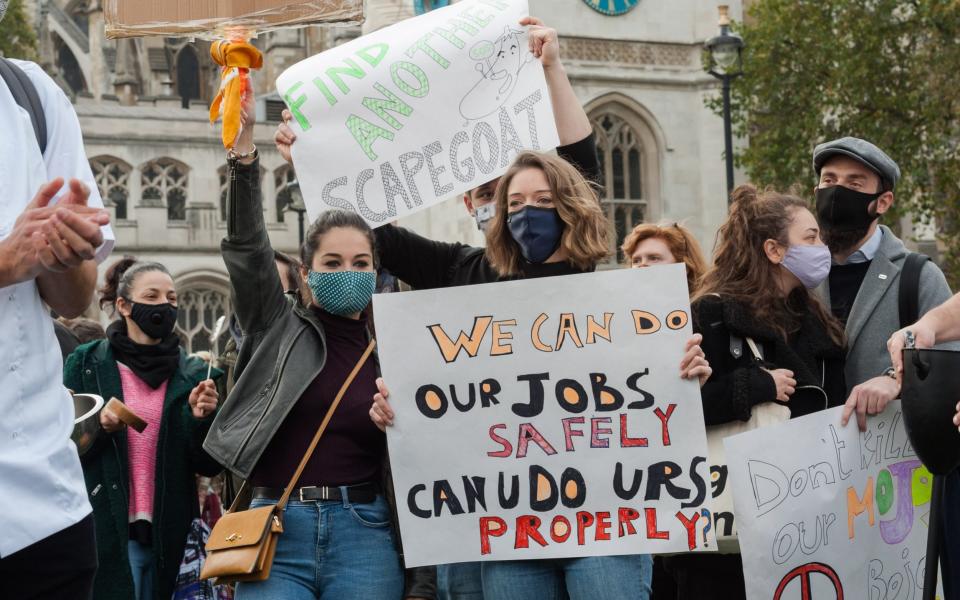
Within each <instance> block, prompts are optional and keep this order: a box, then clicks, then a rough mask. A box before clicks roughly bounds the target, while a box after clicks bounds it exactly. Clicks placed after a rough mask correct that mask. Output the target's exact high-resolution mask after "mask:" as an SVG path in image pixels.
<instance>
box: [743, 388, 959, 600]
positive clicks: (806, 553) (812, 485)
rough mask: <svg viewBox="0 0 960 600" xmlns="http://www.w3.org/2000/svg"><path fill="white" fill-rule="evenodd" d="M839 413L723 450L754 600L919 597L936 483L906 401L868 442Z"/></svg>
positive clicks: (765, 430)
mask: <svg viewBox="0 0 960 600" xmlns="http://www.w3.org/2000/svg"><path fill="white" fill-rule="evenodd" d="M842 410H843V408H842V407H837V408H833V409H831V410H825V411H822V412H819V413H816V414H812V415H808V416H806V417H802V418H800V419H795V420H791V421H788V422H786V423H783V424H780V425H774V426H770V427H762V428H760V429H756V430H754V431H749V432H747V433H743V434H740V435H736V436H733V437H729V438H727V439H726V441H725V446H726V454H727V465H728V468H729V470H730V484H731V485H733V501H734V509H735V512H736V515H737V533H738V536H739V538H740V550H741V553H742V556H743V572H744V576H745V579H746V588H747V598H750V600H770V599H771V598H772V599H773V600H810V599H811V598H816V599H817V600H843V599H844V598H870V599H878V600H879V599H886V600H893V599H898V598H902V599H907V598H920V597H921V593H922V591H923V577H924V573H925V571H926V554H927V550H926V541H927V532H928V527H927V524H928V522H929V516H930V498H931V495H932V492H933V476H932V475H931V474H930V472H929V471H928V470H927V469H926V468H925V467H924V466H923V465H922V464H921V463H920V461H919V460H918V459H917V456H916V454H915V453H914V451H913V447H912V446H911V445H910V441H909V440H908V439H907V434H906V431H905V430H904V426H903V415H902V411H901V409H900V402H899V401H897V402H892V403H891V404H890V405H889V406H887V409H886V410H885V411H884V412H883V413H882V414H880V415H878V416H874V417H870V418H869V419H867V431H865V432H863V433H861V432H860V431H859V430H858V429H857V425H856V419H853V420H852V421H851V422H850V423H849V424H848V426H847V427H841V426H840V414H841V412H842ZM784 440H789V441H790V442H789V443H786V444H785V443H783V441H784ZM940 597H941V598H942V597H943V596H942V595H941V596H940Z"/></svg>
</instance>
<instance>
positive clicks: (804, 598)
mask: <svg viewBox="0 0 960 600" xmlns="http://www.w3.org/2000/svg"><path fill="white" fill-rule="evenodd" d="M814 573H819V574H821V575H824V576H825V577H826V578H827V579H829V580H830V583H832V584H833V589H835V590H836V591H837V600H843V584H842V583H840V577H839V576H838V575H837V572H836V571H834V570H833V569H832V568H830V567H828V566H827V565H825V564H823V563H807V564H805V565H802V566H799V567H797V568H796V569H794V570H792V571H790V572H789V573H787V574H786V576H785V577H784V578H783V579H782V580H780V585H778V586H777V591H776V592H774V594H773V600H780V599H781V596H783V590H784V588H786V587H787V584H788V583H790V582H791V581H793V580H794V579H796V578H797V577H799V578H800V598H801V600H813V594H812V593H811V591H810V576H811V575H813V574H814Z"/></svg>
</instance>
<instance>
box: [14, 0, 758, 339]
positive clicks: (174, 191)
mask: <svg viewBox="0 0 960 600" xmlns="http://www.w3.org/2000/svg"><path fill="white" fill-rule="evenodd" d="M103 1H104V0H28V1H27V3H26V5H27V9H28V11H30V13H31V14H32V15H33V16H34V18H35V19H36V22H37V30H38V32H39V34H40V36H39V37H40V57H41V62H42V63H43V66H44V67H45V68H46V69H47V70H48V72H50V73H51V74H52V75H53V76H54V77H55V78H56V80H57V81H58V83H59V84H60V85H61V86H62V87H63V88H64V89H65V90H66V91H67V92H68V93H69V94H70V95H71V97H72V98H73V99H74V101H75V105H76V110H77V113H78V115H79V117H80V122H81V126H82V128H83V131H84V134H85V141H86V145H87V152H88V156H89V157H90V159H91V164H92V165H93V167H94V171H95V173H96V175H97V178H98V183H99V184H100V188H101V192H102V193H103V196H104V199H105V201H107V202H108V204H109V205H110V210H111V212H112V213H113V215H114V228H115V230H116V233H117V249H116V252H115V257H119V256H121V255H123V254H133V255H136V256H138V257H140V258H142V259H145V260H157V261H159V262H162V263H164V264H166V265H167V266H168V267H169V268H170V270H171V272H172V273H173V274H174V277H175V278H176V279H177V281H178V283H179V285H180V288H181V296H182V298H183V300H182V302H183V303H184V305H185V307H184V308H185V309H186V310H182V311H181V322H180V326H181V329H182V332H183V333H184V334H185V336H186V337H187V338H188V339H189V341H190V347H191V349H193V350H197V349H204V348H206V347H207V346H209V342H208V341H206V338H205V336H206V335H208V334H209V329H210V328H211V327H212V324H213V321H214V320H215V319H216V316H217V315H218V314H220V313H221V312H223V311H226V310H229V293H228V292H229V285H228V281H227V278H226V272H225V269H224V266H223V261H222V259H221V258H220V255H219V240H220V239H221V238H222V236H223V234H224V231H225V223H224V219H223V215H224V213H223V211H224V199H225V183H226V178H225V175H224V164H225V162H224V151H223V148H222V146H221V144H220V141H219V136H218V134H217V131H216V130H215V129H214V128H213V127H211V126H210V125H209V123H208V120H207V105H208V103H209V101H210V99H211V97H212V96H213V95H214V94H215V92H216V89H217V84H218V75H217V71H216V68H215V66H214V65H213V63H212V61H211V60H210V59H209V58H208V56H209V43H207V42H203V41H199V40H184V39H162V38H148V39H127V40H120V41H113V40H107V39H105V37H104V36H103V10H102V6H101V3H102V2H103ZM366 4H367V21H366V23H365V24H364V25H363V27H362V28H359V27H311V28H304V29H291V30H284V31H279V32H275V33H272V34H266V35H262V36H260V37H259V39H258V40H257V42H256V43H257V44H258V45H259V47H260V48H261V49H262V50H263V51H264V53H265V65H264V69H263V71H261V72H260V73H258V74H257V75H256V82H257V86H258V88H259V89H258V92H259V97H260V100H259V105H258V120H259V121H260V123H259V124H258V125H257V131H256V139H257V145H258V147H259V148H260V151H261V156H262V159H261V164H262V167H263V170H262V188H263V199H264V212H265V216H266V220H267V222H268V227H269V229H270V235H271V238H272V240H273V242H274V245H275V246H276V247H277V248H279V249H282V250H285V251H288V252H295V251H296V246H297V243H298V229H297V215H296V214H295V213H293V212H290V211H287V210H285V208H286V204H287V202H288V200H289V196H288V193H287V192H286V189H285V187H284V186H285V185H286V184H287V183H289V182H290V181H291V180H293V179H294V174H293V173H292V171H290V169H289V168H288V167H287V166H286V165H285V164H284V163H283V161H282V159H281V158H280V156H279V155H278V154H277V153H276V151H275V150H274V149H273V146H272V143H271V140H272V135H273V130H274V128H275V127H276V124H277V121H278V119H279V112H280V110H281V109H282V103H280V101H279V99H278V98H277V96H276V94H275V92H274V91H273V89H272V82H273V81H274V80H275V78H276V76H277V75H278V74H279V73H280V72H281V71H283V70H284V69H285V68H287V67H288V66H289V65H291V64H293V63H295V62H297V61H299V60H301V59H303V58H304V57H306V56H309V55H312V54H315V53H317V52H321V51H323V50H324V49H325V48H328V47H331V46H333V45H336V44H339V43H342V42H344V41H346V40H349V39H352V38H354V37H356V36H357V35H360V34H361V33H362V32H369V31H373V30H375V29H379V28H380V27H383V26H386V25H389V24H390V23H393V22H396V21H397V20H400V19H403V18H407V17H409V16H412V15H413V14H414V0H367V3H366ZM730 4H731V11H732V14H733V15H734V16H735V17H736V18H739V15H740V14H741V4H740V2H739V1H732V2H730ZM530 8H531V13H532V14H534V15H538V16H541V17H542V18H544V19H545V20H546V21H547V22H548V23H549V24H550V25H552V26H554V27H556V28H557V29H558V30H559V31H560V34H561V43H562V54H563V57H564V62H565V64H566V66H567V70H568V73H569V75H570V77H571V80H572V82H573V84H574V87H575V90H576V92H577V94H578V96H579V97H580V99H581V100H582V102H583V103H584V105H585V106H586V107H587V110H588V113H589V114H590V117H591V119H592V121H593V123H594V126H595V130H596V131H597V134H598V137H599V140H600V142H601V150H602V152H603V159H604V169H605V175H606V179H607V181H606V183H607V185H606V190H607V192H606V194H607V197H606V198H605V199H604V202H605V207H606V209H607V212H608V214H609V216H610V217H611V221H612V222H613V223H614V226H615V227H616V229H617V230H618V231H617V232H618V237H622V234H623V233H624V232H625V231H627V230H629V228H630V227H632V225H633V224H635V223H638V222H641V221H643V220H647V221H661V220H666V221H671V222H672V221H680V222H684V223H686V224H688V225H689V226H690V227H691V228H692V229H693V230H694V231H695V232H696V233H697V235H698V236H699V237H700V239H701V241H702V242H704V244H705V247H707V248H709V247H710V246H711V245H712V238H713V235H714V232H715V230H716V228H717V226H718V225H719V223H720V221H721V220H722V218H723V217H724V215H725V213H726V202H725V182H724V175H723V159H722V148H723V139H722V131H723V127H722V122H721V120H720V119H719V118H718V117H717V116H715V115H713V114H712V113H711V112H710V111H708V110H707V109H706V108H705V104H704V101H705V99H706V98H707V97H708V96H710V95H712V94H715V93H716V89H717V86H716V82H715V80H713V79H712V78H711V77H710V76H708V75H706V74H705V73H704V72H703V70H702V68H701V61H700V56H701V48H702V43H703V41H704V40H705V39H707V38H709V37H710V36H712V35H715V33H716V30H717V28H716V20H717V13H716V1H715V0H670V2H662V1H659V0H642V1H641V2H640V4H639V5H638V6H637V8H635V9H634V10H633V11H631V12H630V13H628V14H626V15H624V16H620V17H608V16H605V15H602V14H600V13H597V12H595V11H593V10H592V9H590V8H589V7H588V6H587V5H586V4H585V3H584V2H583V1H582V0H530ZM466 217H467V216H466V213H465V212H464V210H463V207H462V202H461V200H460V199H458V198H451V199H450V200H449V201H448V202H446V203H444V204H443V205H441V206H439V207H437V208H434V209H431V210H428V211H424V212H421V213H419V214H417V215H414V216H411V217H408V218H407V219H405V220H404V223H403V224H405V225H408V226H410V227H413V228H415V229H417V230H418V231H420V232H421V233H423V234H425V235H427V236H430V237H433V238H436V239H443V240H460V241H465V242H468V243H481V242H482V239H481V238H480V236H479V234H478V232H477V231H476V228H475V225H474V224H473V222H472V221H471V220H470V219H468V218H466ZM611 250H613V248H611ZM109 262H110V261H108V263H107V264H109ZM615 262H616V256H615V254H614V257H613V258H612V259H611V266H613V265H614V264H615ZM105 267H106V265H104V266H103V267H102V268H105ZM95 313H96V311H94V310H91V314H95Z"/></svg>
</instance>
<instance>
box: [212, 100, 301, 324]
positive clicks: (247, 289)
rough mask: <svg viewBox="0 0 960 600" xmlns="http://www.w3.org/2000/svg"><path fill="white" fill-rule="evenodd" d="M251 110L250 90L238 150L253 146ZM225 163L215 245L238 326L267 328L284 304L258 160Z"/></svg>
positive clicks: (245, 101)
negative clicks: (222, 219) (222, 231)
mask: <svg viewBox="0 0 960 600" xmlns="http://www.w3.org/2000/svg"><path fill="white" fill-rule="evenodd" d="M254 111H255V108H254V97H253V92H252V91H248V92H247V94H246V97H245V98H244V103H243V120H242V122H243V130H242V131H241V133H240V135H239V137H238V138H237V144H236V146H235V148H234V149H235V151H236V152H237V153H238V154H245V153H249V152H252V151H253V149H254V145H253V130H254ZM228 164H229V165H230V173H229V176H230V184H229V187H228V191H227V237H225V238H224V239H223V241H222V242H221V243H220V250H221V252H222V253H223V262H224V263H225V264H226V266H227V272H228V273H229V274H230V286H231V287H232V288H233V306H234V310H235V311H236V313H237V318H238V319H239V321H240V328H241V329H243V331H244V333H247V334H256V333H258V332H261V331H264V330H266V329H268V328H269V327H270V326H271V325H272V324H273V323H274V322H275V321H276V320H277V318H279V317H280V315H282V314H283V311H284V310H285V309H286V308H288V304H287V302H286V301H285V300H284V297H283V286H282V284H281V282H280V275H279V274H278V273H277V268H276V266H275V265H274V258H273V256H274V255H273V247H272V246H271V245H270V237H269V236H268V235H267V226H266V223H264V220H263V206H262V205H261V201H260V164H259V161H258V160H257V159H255V158H253V157H252V156H251V157H248V158H242V159H238V160H230V161H229V162H228Z"/></svg>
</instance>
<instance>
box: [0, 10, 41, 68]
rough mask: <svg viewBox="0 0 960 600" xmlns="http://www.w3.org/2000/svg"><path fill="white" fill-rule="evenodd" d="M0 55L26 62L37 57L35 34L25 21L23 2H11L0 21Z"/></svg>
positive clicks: (25, 14)
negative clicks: (21, 59)
mask: <svg viewBox="0 0 960 600" xmlns="http://www.w3.org/2000/svg"><path fill="white" fill-rule="evenodd" d="M0 54H2V55H3V56H5V57H7V58H23V59H28V60H32V59H35V58H36V57H37V34H36V33H35V32H34V30H33V27H32V26H31V24H30V21H29V20H28V19H27V13H26V11H25V10H24V8H23V0H11V1H10V4H9V6H7V14H6V16H5V17H4V18H3V21H0Z"/></svg>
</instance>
